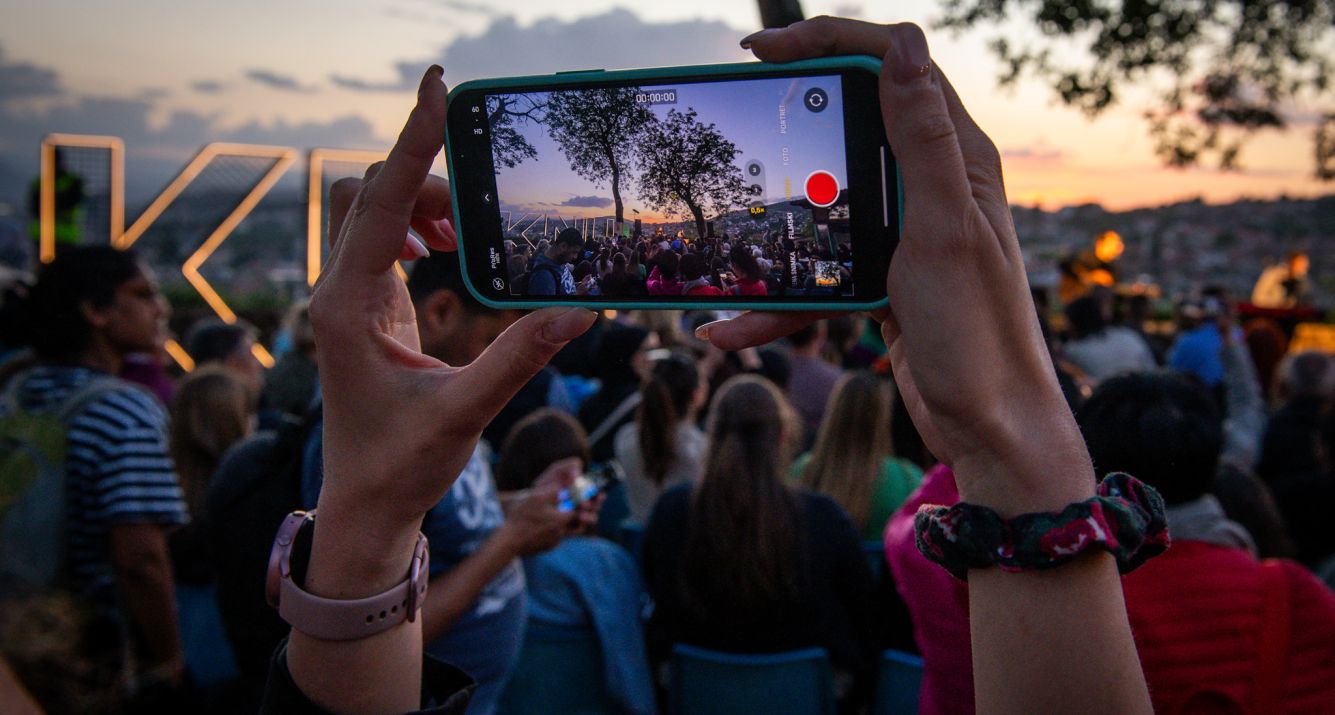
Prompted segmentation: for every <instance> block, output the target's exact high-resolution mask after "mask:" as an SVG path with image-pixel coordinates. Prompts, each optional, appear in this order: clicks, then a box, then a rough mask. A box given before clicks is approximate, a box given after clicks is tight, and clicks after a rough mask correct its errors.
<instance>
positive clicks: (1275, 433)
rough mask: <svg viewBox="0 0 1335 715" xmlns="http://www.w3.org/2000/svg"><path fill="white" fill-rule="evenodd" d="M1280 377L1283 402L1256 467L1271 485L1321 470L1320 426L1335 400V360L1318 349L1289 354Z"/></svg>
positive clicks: (1265, 439)
mask: <svg viewBox="0 0 1335 715" xmlns="http://www.w3.org/2000/svg"><path fill="white" fill-rule="evenodd" d="M1278 378H1279V379H1278V383H1277V387H1278V390H1277V392H1278V397H1279V399H1280V400H1282V402H1281V404H1280V406H1279V409H1277V410H1275V412H1274V414H1272V415H1271V416H1270V421H1269V423H1268V424H1267V425H1266V428H1265V434H1264V436H1263V437H1262V438H1261V457H1260V459H1259V460H1258V461H1257V464H1256V473H1257V475H1258V476H1260V477H1261V479H1264V480H1265V481H1267V482H1274V481H1276V480H1278V479H1281V478H1284V477H1295V476H1300V475H1304V474H1312V473H1314V472H1317V471H1320V469H1321V463H1320V461H1319V460H1318V459H1317V452H1316V445H1317V425H1318V423H1319V422H1320V419H1321V410H1322V408H1323V407H1324V406H1325V404H1326V402H1327V401H1328V400H1330V399H1331V398H1332V397H1335V360H1332V359H1331V357H1330V356H1329V355H1327V354H1325V353H1321V352H1317V351H1314V350H1313V351H1307V352H1301V353H1297V354H1295V355H1289V356H1288V357H1286V358H1284V360H1283V361H1282V362H1280V364H1279V370H1278Z"/></svg>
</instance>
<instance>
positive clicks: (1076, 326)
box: [1066, 296, 1105, 339]
mask: <svg viewBox="0 0 1335 715" xmlns="http://www.w3.org/2000/svg"><path fill="white" fill-rule="evenodd" d="M1066 319H1067V320H1068V321H1070V323H1071V329H1072V330H1073V331H1075V337H1076V338H1077V339H1079V338H1087V337H1089V336H1091V335H1098V334H1099V333H1100V332H1101V331H1102V330H1103V328H1104V326H1105V322H1104V320H1103V309H1102V308H1100V307H1099V301H1098V300H1097V299H1096V298H1094V297H1093V296H1085V297H1084V298H1079V299H1077V300H1074V301H1071V304H1070V305H1068V306H1066Z"/></svg>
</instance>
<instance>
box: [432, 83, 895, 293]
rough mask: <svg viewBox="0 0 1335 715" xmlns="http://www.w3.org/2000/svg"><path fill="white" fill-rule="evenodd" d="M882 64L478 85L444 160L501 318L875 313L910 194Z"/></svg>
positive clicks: (478, 267)
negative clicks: (667, 311) (541, 311)
mask: <svg viewBox="0 0 1335 715" xmlns="http://www.w3.org/2000/svg"><path fill="white" fill-rule="evenodd" d="M879 71H880V62H878V61H876V60H874V59H871V58H866V57H841V58H828V59H819V60H807V61H803V62H795V63H791V64H784V65H772V64H765V63H743V64H727V65H702V66H694V67H674V68H665V69H652V70H626V71H614V72H605V71H603V70H593V71H587V72H573V73H559V74H556V75H551V76H539V77H514V78H505V79H493V80H478V81H474V82H467V83H465V84H462V85H459V86H458V87H456V88H455V89H454V91H453V92H451V93H450V103H449V115H448V123H447V129H446V152H447V154H448V158H449V169H450V181H451V186H452V187H453V192H452V193H453V196H454V216H455V229H456V232H457V233H458V236H459V258H460V261H461V262H462V264H463V269H464V270H463V273H464V278H465V280H466V283H467V285H468V288H469V290H471V291H472V292H473V294H474V295H476V296H477V297H478V299H479V300H481V301H482V302H484V303H486V304H487V305H490V306H492V307H497V308H537V307H543V306H548V305H577V306H584V307H589V308H594V309H602V308H678V309H680V308H715V309H728V310H732V309H766V310H831V309H850V310H866V309H871V308H876V307H880V306H882V305H884V304H885V303H886V297H885V276H886V270H887V268H888V266H889V263H890V257H891V255H892V254H893V252H894V249H895V246H896V245H897V244H898V242H899V231H900V214H901V203H902V199H901V196H902V190H901V186H900V179H899V171H898V168H897V165H896V163H895V159H894V156H893V155H892V154H891V153H890V148H889V146H888V145H887V144H886V140H885V131H884V127H883V124H882V122H881V115H880V110H879V107H880V99H879V95H878V91H877V75H878V73H879Z"/></svg>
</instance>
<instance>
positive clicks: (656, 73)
mask: <svg viewBox="0 0 1335 715" xmlns="http://www.w3.org/2000/svg"><path fill="white" fill-rule="evenodd" d="M845 69H863V70H866V71H868V72H871V73H872V74H877V75H879V74H880V73H881V61H880V60H877V59H875V58H872V57H866V56H860V55H859V56H847V57H822V58H819V59H814V60H800V61H798V62H788V63H785V64H774V63H769V62H734V63H728V64H714V65H683V66H680V67H659V68H652V69H632V70H601V69H598V70H578V71H573V72H557V73H556V74H552V75H530V76H526V77H497V78H495V79H477V80H472V81H469V82H464V83H463V84H461V85H458V86H456V87H455V88H454V89H452V90H450V94H449V99H448V101H449V102H453V101H454V98H455V96H456V95H457V94H458V93H460V92H464V91H468V90H482V91H492V90H498V89H509V88H512V87H527V88H533V87H542V88H548V87H550V88H558V87H563V86H567V85H578V84H582V83H584V82H588V81H590V80H598V81H603V80H664V79H666V80H672V79H675V78H685V77H692V78H694V77H711V76H733V75H738V74H747V73H760V72H773V71H775V70H780V71H782V70H845ZM450 156H451V149H450V134H449V132H448V131H447V132H445V164H446V166H447V167H448V168H449V175H450V186H454V178H455V177H454V163H453V162H451V161H450ZM450 193H451V194H452V198H451V201H452V203H453V204H454V215H455V216H458V215H459V213H460V212H459V192H457V191H451V192H450ZM895 194H896V198H897V200H898V202H899V229H900V234H901V236H902V235H903V231H904V182H903V178H902V176H901V175H900V173H899V165H898V164H896V165H895ZM455 231H456V233H457V235H458V239H459V263H460V273H461V274H462V275H463V278H464V285H466V286H467V287H468V292H470V293H472V294H473V297H474V298H477V299H478V300H479V301H481V302H482V304H483V305H486V306H488V307H491V308H497V309H502V310H504V309H516V308H518V309H529V308H547V307H552V306H557V307H562V306H568V307H574V308H589V309H590V310H662V309H667V310H695V309H709V310H720V309H721V310H771V311H798V310H826V311H828V310H875V309H877V308H883V307H885V306H886V305H889V302H890V301H889V298H881V299H880V300H875V301H851V300H850V301H839V300H830V301H820V302H815V303H791V302H786V301H780V300H768V301H742V300H699V301H652V300H637V301H626V302H617V301H614V300H609V301H586V300H550V301H542V300H504V301H498V300H492V299H491V298H488V297H487V296H484V295H483V294H482V293H481V292H480V291H478V289H477V288H476V287H475V286H474V285H473V281H472V279H471V278H470V277H469V275H468V262H467V260H466V259H465V253H464V251H465V248H464V246H465V244H466V243H467V241H466V239H465V238H464V228H463V227H461V226H457V225H456V226H455Z"/></svg>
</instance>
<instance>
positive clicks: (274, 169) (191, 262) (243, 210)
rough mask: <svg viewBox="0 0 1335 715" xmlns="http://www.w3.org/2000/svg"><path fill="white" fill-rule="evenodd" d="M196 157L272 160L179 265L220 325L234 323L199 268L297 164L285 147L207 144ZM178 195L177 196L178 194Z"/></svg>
mask: <svg viewBox="0 0 1335 715" xmlns="http://www.w3.org/2000/svg"><path fill="white" fill-rule="evenodd" d="M238 150H239V151H238ZM199 154H200V156H203V155H205V154H209V155H210V156H209V160H210V161H212V159H213V157H216V156H252V157H259V158H269V159H274V164H273V166H271V167H269V170H268V171H267V172H265V174H264V176H263V177H262V178H261V179H260V180H259V182H257V183H256V184H255V186H254V187H252V188H251V190H250V193H248V194H246V197H245V198H244V199H242V200H241V203H239V204H237V206H236V208H234V209H232V213H230V214H228V215H227V218H225V219H223V221H222V223H220V224H218V227H217V228H215V229H214V230H213V233H211V234H209V237H208V238H207V239H205V240H204V244H203V245H201V246H200V247H199V248H198V249H197V250H196V251H195V252H194V254H192V255H191V256H190V257H189V258H187V259H185V263H183V264H181V275H184V276H185V279H186V280H187V281H190V285H192V286H194V287H195V290H196V291H198V292H199V294H200V295H201V296H203V297H204V302H206V303H208V304H209V307H211V308H213V312H215V313H217V314H218V317H219V318H222V319H223V322H226V323H235V322H236V313H234V312H232V309H231V308H229V307H228V306H227V303H226V301H224V300H223V299H222V296H220V295H218V292H217V291H215V290H213V286H211V285H209V282H208V281H206V280H204V276H202V275H200V273H199V268H200V266H202V265H204V261H207V260H208V259H209V256H211V255H213V252H214V251H216V250H218V246H220V245H222V242H223V241H226V240H227V237H228V236H230V235H232V231H234V230H236V227H237V226H239V225H240V224H241V222H242V221H244V220H245V218H246V216H248V215H250V212H251V211H254V210H255V206H256V205H257V204H259V202H260V199H262V198H264V195H265V194H267V193H269V190H270V189H272V188H273V185H274V184H275V183H277V182H278V178H279V177H281V176H282V175H283V172H285V171H287V167H289V166H291V165H292V162H293V161H295V160H296V158H297V153H296V152H295V151H293V150H292V149H288V148H287V147H260V146H247V147H244V148H243V147H239V146H238V145H234V144H210V145H208V146H206V147H204V149H203V150H202V151H200V153H199ZM195 163H196V162H193V161H192V162H191V165H194V164H195ZM204 166H207V163H205V164H201V165H200V169H201V170H202V169H203V167H204ZM187 183H188V182H187ZM182 188H184V187H182ZM177 193H178V194H179V193H180V192H177ZM155 203H156V202H155ZM163 209H164V210H165V209H166V206H165V205H164V206H163ZM141 220H142V219H141ZM137 223H138V222H136V224H137ZM141 234H142V231H141Z"/></svg>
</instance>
